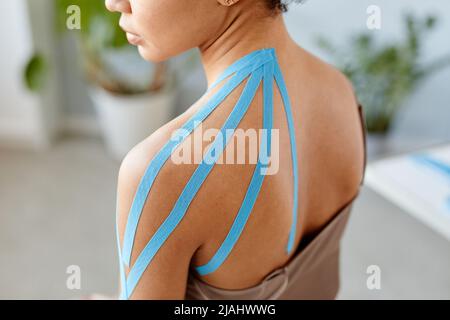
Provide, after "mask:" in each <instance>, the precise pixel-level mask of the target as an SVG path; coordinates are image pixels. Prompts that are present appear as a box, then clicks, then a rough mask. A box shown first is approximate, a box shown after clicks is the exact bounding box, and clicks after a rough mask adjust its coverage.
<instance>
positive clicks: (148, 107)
mask: <svg viewBox="0 0 450 320" xmlns="http://www.w3.org/2000/svg"><path fill="white" fill-rule="evenodd" d="M90 96H91V98H92V101H93V103H94V106H95V108H96V111H97V114H98V117H99V122H100V125H101V128H102V132H103V137H104V139H105V142H106V145H107V147H108V149H109V151H110V153H111V154H112V155H113V156H114V158H116V159H118V160H122V159H123V158H124V157H125V155H126V154H127V153H128V151H130V150H131V149H132V148H133V147H134V146H135V145H136V144H138V143H139V142H140V141H142V140H144V139H145V138H147V137H148V136H149V135H151V134H152V133H153V132H154V131H155V130H156V129H158V128H159V127H161V126H162V125H164V124H165V123H167V122H168V121H170V119H171V117H172V116H173V110H174V107H173V106H174V98H175V90H173V89H172V88H170V89H167V90H162V91H161V92H159V93H151V94H150V93H149V94H139V95H130V96H121V95H115V94H112V93H110V92H108V91H106V90H104V89H102V88H97V87H96V88H94V87H92V88H90Z"/></svg>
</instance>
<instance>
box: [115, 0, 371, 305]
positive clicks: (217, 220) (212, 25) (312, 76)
mask: <svg viewBox="0 0 450 320" xmlns="http://www.w3.org/2000/svg"><path fill="white" fill-rule="evenodd" d="M106 4H107V7H108V8H109V9H110V10H112V11H120V12H121V13H122V14H123V16H122V17H123V18H122V19H121V25H122V26H123V27H124V28H125V29H126V30H127V31H128V32H129V34H130V35H129V38H130V40H132V42H133V43H135V44H136V45H137V46H138V48H139V52H140V53H141V55H142V56H143V57H144V58H145V59H147V60H151V61H162V60H166V59H168V58H170V57H172V56H174V55H177V54H180V53H182V52H184V51H186V50H188V49H190V48H195V47H197V48H198V49H199V50H200V53H201V56H202V62H203V66H204V69H205V72H206V76H207V79H208V82H209V83H211V82H213V81H214V80H215V79H216V78H217V76H218V75H219V74H220V73H221V72H222V71H223V70H224V69H225V68H226V67H227V66H228V65H230V64H231V63H232V62H234V61H235V60H237V59H238V58H240V57H242V56H244V55H245V54H247V53H249V52H251V51H253V50H256V49H260V48H265V47H273V48H275V49H276V51H277V55H278V60H279V64H280V67H281V69H282V71H283V76H284V78H285V80H286V84H287V89H288V91H289V94H290V98H291V104H292V108H293V116H294V122H295V126H296V138H297V145H298V149H297V150H298V151H297V152H298V165H299V186H300V187H299V194H298V199H299V207H298V225H297V233H296V239H295V246H296V247H297V246H298V244H299V243H300V241H301V239H302V238H303V237H305V236H307V235H311V234H314V233H315V232H317V231H318V230H320V229H321V228H322V227H323V226H324V225H325V224H326V223H327V222H328V221H330V219H331V218H332V217H333V216H334V215H335V213H336V212H337V210H338V209H339V208H341V207H342V206H343V205H344V204H346V203H347V202H349V201H350V200H351V199H352V198H353V197H354V196H355V195H356V193H357V191H358V187H359V183H360V181H361V176H362V172H363V162H364V160H363V140H362V134H361V126H360V122H359V118H358V112H357V103H356V101H355V98H354V94H353V89H352V87H351V85H350V84H349V82H348V81H347V79H346V78H345V77H344V76H343V75H342V74H341V73H339V72H338V71H337V70H335V69H334V68H333V67H331V66H329V65H327V64H326V63H324V62H322V61H320V60H319V59H317V58H316V57H314V56H312V55H311V54H309V53H308V52H306V51H305V50H303V49H302V48H301V47H299V46H298V45H297V44H296V43H295V42H294V41H293V40H292V39H291V38H290V36H289V34H288V32H287V30H286V28H285V25H284V21H283V17H282V15H281V14H273V12H269V11H268V9H267V7H266V6H265V4H264V1H261V0H241V1H239V0H238V1H235V3H234V4H232V5H230V6H228V5H226V1H225V0H185V1H179V0H165V1H151V0H115V1H113V0H112V1H106ZM186 8H188V9H189V14H188V13H186ZM174 21H176V23H173V22H174ZM131 34H132V35H131ZM241 90H242V86H240V87H238V88H237V89H236V90H235V92H233V93H232V94H231V95H230V96H229V97H228V98H227V99H226V100H225V101H224V102H223V103H222V104H221V105H220V106H219V107H218V109H217V110H216V111H214V113H213V114H212V115H211V116H210V117H209V118H207V120H206V121H205V122H204V124H203V128H204V129H205V128H220V127H221V126H222V124H223V123H224V121H225V119H226V117H227V116H228V114H229V113H230V111H231V110H232V108H233V107H234V105H235V103H236V100H237V99H238V97H239V94H240V92H241ZM274 92H275V96H274V128H277V129H279V130H280V154H279V159H280V170H279V172H278V173H277V174H275V175H272V176H267V177H266V179H265V181H264V184H263V187H262V190H261V193H260V195H259V197H258V200H257V202H256V204H255V207H254V209H253V211H252V214H251V216H250V218H249V221H248V223H247V225H246V227H245V229H244V232H243V233H242V235H241V237H240V239H239V241H238V242H237V244H236V246H235V247H234V249H233V251H232V252H231V254H230V256H229V257H228V258H227V259H226V261H225V262H224V264H223V265H222V266H221V267H220V268H219V269H218V270H217V271H215V272H213V273H211V274H209V275H207V276H204V277H202V278H201V279H202V280H203V281H205V282H207V283H209V284H211V285H213V286H216V287H219V288H225V289H242V288H247V287H251V286H254V285H257V284H258V283H259V282H260V281H261V280H262V279H263V278H264V277H265V276H266V275H267V274H269V273H270V272H271V271H272V270H274V269H276V268H278V267H280V266H283V265H285V264H286V263H287V262H288V261H289V260H290V259H291V258H292V253H291V255H287V254H286V253H285V246H286V242H287V237H288V235H289V231H290V227H291V221H292V216H291V215H292V195H291V194H290V192H288V190H292V183H293V182H292V163H291V159H290V157H291V155H290V142H289V136H288V130H287V123H286V118H285V115H284V111H283V105H282V102H281V98H280V95H279V93H278V91H277V90H275V91H274ZM208 97H209V96H203V97H202V98H200V99H199V101H197V102H196V103H195V104H194V105H193V106H191V107H190V108H189V109H188V110H187V111H186V112H185V113H183V114H182V115H180V116H179V117H177V118H176V119H174V120H172V121H171V122H170V123H168V124H166V125H165V126H163V127H162V128H160V129H159V130H157V131H156V132H155V133H154V134H152V135H151V136H150V137H148V138H147V139H146V140H144V141H143V142H141V143H140V144H139V145H137V146H136V147H135V148H134V149H133V150H131V151H130V153H129V154H128V155H127V157H126V158H125V160H124V161H123V163H122V166H121V169H120V173H119V181H118V215H119V234H120V238H121V242H122V239H123V234H124V230H125V224H126V221H127V217H128V212H129V209H130V207H131V203H132V201H133V197H134V194H135V192H136V189H137V186H138V184H139V182H140V179H141V177H142V175H143V173H144V171H145V169H146V168H147V166H148V164H149V162H150V161H151V159H152V158H153V157H154V156H155V154H156V153H157V152H158V151H159V150H160V148H161V147H162V146H163V145H164V144H165V142H166V141H167V140H169V139H170V137H171V134H172V133H173V132H174V131H175V130H177V129H178V128H180V127H181V126H182V125H183V124H184V122H185V121H186V120H187V119H189V118H190V117H191V116H192V115H193V114H194V113H195V112H196V111H197V110H198V109H199V108H200V107H201V106H202V105H203V103H204V102H205V101H206V100H207V98H208ZM261 110H262V90H261V88H259V91H258V93H257V96H256V98H255V99H254V101H253V102H252V104H251V106H250V108H249V111H248V112H247V114H246V115H245V117H244V119H243V121H242V122H241V124H240V125H239V128H243V129H247V128H261V121H262V120H261V119H262V111H261ZM196 167H197V165H196V164H192V165H177V164H174V163H173V162H172V161H171V160H170V159H169V161H168V162H167V163H166V164H165V165H164V167H163V169H162V170H161V172H160V174H159V175H158V177H157V179H156V181H155V183H154V185H153V188H152V189H151V191H150V194H149V197H148V199H147V202H146V204H145V207H144V210H143V213H142V218H141V220H140V222H139V225H138V230H137V234H136V242H135V246H134V250H133V252H132V263H131V264H132V265H133V263H134V261H135V260H136V258H137V257H138V255H139V253H140V252H141V250H142V249H143V248H144V246H145V245H146V244H147V242H148V241H149V240H150V238H151V236H152V235H153V234H154V232H155V231H156V230H157V228H158V227H159V226H160V225H161V223H162V222H163V221H164V219H165V218H166V217H167V216H168V214H169V212H170V210H171V209H172V207H173V205H174V203H175V201H176V200H177V198H178V196H179V194H180V193H181V191H182V189H183V188H184V186H185V185H186V182H187V181H188V179H189V178H190V176H191V175H192V173H193V172H194V170H195V168H196ZM253 170H254V165H251V164H244V165H216V166H215V167H214V169H213V170H212V172H211V174H210V175H209V177H208V178H207V180H206V181H205V183H204V185H202V187H201V189H200V191H199V192H198V194H197V195H196V196H195V198H194V200H193V202H192V203H191V205H190V207H189V209H188V211H187V213H186V215H185V217H184V219H183V220H182V221H181V223H180V224H179V226H178V227H177V228H176V229H175V231H174V232H173V233H172V234H171V236H170V237H169V238H168V240H167V241H166V242H165V244H164V245H163V247H162V248H161V249H160V250H159V251H158V253H157V254H156V256H155V258H154V259H153V261H152V262H151V263H150V265H149V266H148V267H147V269H146V271H145V273H144V275H143V277H142V278H141V280H140V282H139V284H138V286H137V287H136V290H135V291H134V293H133V295H132V297H131V298H132V299H183V298H184V295H185V290H186V283H187V277H188V274H189V270H190V267H194V266H199V265H203V264H205V263H207V262H208V261H209V260H210V258H211V257H212V256H213V255H214V253H215V252H216V250H217V249H218V247H219V246H220V244H221V243H222V241H223V239H224V238H225V236H226V234H227V233H228V231H229V229H230V227H231V224H232V222H233V220H234V218H235V215H236V212H237V211H238V209H239V206H240V204H241V202H242V199H243V197H244V194H245V192H246V190H247V187H248V183H249V181H250V177H251V175H252V173H253ZM268 248H270V251H268Z"/></svg>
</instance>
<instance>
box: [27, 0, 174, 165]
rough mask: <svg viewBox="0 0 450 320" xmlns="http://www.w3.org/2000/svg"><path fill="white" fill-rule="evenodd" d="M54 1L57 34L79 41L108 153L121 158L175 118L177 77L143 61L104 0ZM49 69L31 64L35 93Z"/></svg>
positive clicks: (162, 66) (38, 60)
mask: <svg viewBox="0 0 450 320" xmlns="http://www.w3.org/2000/svg"><path fill="white" fill-rule="evenodd" d="M53 1H54V8H55V20H56V26H57V29H58V30H59V31H60V33H61V34H63V35H68V36H71V35H74V36H75V38H76V42H77V44H78V45H77V47H78V49H79V53H80V57H81V59H80V60H81V63H82V65H83V67H84V71H85V72H84V73H85V75H86V78H87V80H88V83H89V85H88V87H89V89H88V90H89V94H90V97H91V100H92V101H93V104H94V106H95V108H96V111H97V115H98V119H99V122H100V125H101V128H102V133H103V136H104V139H105V142H106V144H107V146H108V149H109V150H110V151H111V153H112V154H113V155H114V156H115V157H116V158H119V159H121V158H123V156H124V155H125V154H126V153H127V152H128V151H129V150H130V149H131V148H132V147H133V146H134V145H135V144H136V143H138V142H139V141H141V140H142V139H144V138H145V137H147V136H148V135H150V134H151V133H152V132H153V131H154V130H155V129H157V128H158V127H160V126H161V125H163V124H164V123H166V122H167V121H169V120H170V118H171V117H172V116H173V111H174V109H173V104H174V98H175V90H174V73H173V72H171V71H170V68H169V66H168V63H149V62H146V61H144V60H143V59H142V58H141V57H140V56H139V54H138V52H137V50H136V48H135V47H133V46H131V45H129V44H128V41H127V39H126V35H125V33H124V32H123V31H122V30H121V29H120V27H119V15H118V14H115V13H110V12H108V11H107V10H106V8H105V6H104V1H100V0H53ZM71 8H72V9H73V8H79V10H75V11H71ZM68 9H69V10H68ZM77 14H78V15H79V17H76V16H74V15H77ZM77 18H78V19H79V22H80V25H79V28H75V29H73V30H71V28H69V27H68V23H72V22H73V20H72V19H77ZM45 64H46V63H45V57H42V56H41V55H39V54H36V56H35V57H33V58H32V59H31V60H30V63H29V65H28V66H27V68H26V72H25V80H26V83H27V84H28V86H29V88H30V89H32V90H33V89H34V90H36V89H38V87H39V82H40V80H39V79H42V76H40V74H42V73H43V71H44V70H45V68H44V67H43V65H45ZM47 64H48V63H47Z"/></svg>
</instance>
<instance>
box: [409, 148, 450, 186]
mask: <svg viewBox="0 0 450 320" xmlns="http://www.w3.org/2000/svg"><path fill="white" fill-rule="evenodd" d="M412 159H413V160H414V161H416V162H418V163H420V164H423V165H425V166H427V167H428V168H430V169H433V170H434V171H436V172H438V173H440V174H443V175H444V176H445V177H446V178H448V179H449V180H450V165H449V164H447V163H445V162H443V161H441V160H438V159H436V158H434V157H432V156H430V155H427V154H419V155H414V156H412Z"/></svg>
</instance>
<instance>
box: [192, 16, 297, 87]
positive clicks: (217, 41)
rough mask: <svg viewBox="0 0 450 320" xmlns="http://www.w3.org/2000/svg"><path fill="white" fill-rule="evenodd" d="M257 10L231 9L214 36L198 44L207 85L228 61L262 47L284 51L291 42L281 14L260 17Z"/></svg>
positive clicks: (223, 68)
mask: <svg viewBox="0 0 450 320" xmlns="http://www.w3.org/2000/svg"><path fill="white" fill-rule="evenodd" d="M255 11H256V10H253V11H252V10H249V9H244V10H241V9H236V10H230V14H229V15H228V17H227V18H226V21H225V23H224V28H223V29H222V31H221V32H220V33H219V35H218V36H217V37H215V38H214V39H211V40H209V41H207V42H206V43H205V44H202V45H201V46H199V50H200V53H201V57H202V62H203V67H204V69H205V73H206V78H207V80H208V86H210V85H211V83H212V82H213V81H214V80H215V79H216V78H217V77H218V76H219V75H220V73H221V72H222V71H223V70H225V68H226V67H228V66H229V65H230V64H232V63H233V62H234V61H236V60H237V59H239V58H241V57H243V56H244V55H246V54H248V53H250V52H252V51H255V50H258V49H262V48H275V49H276V51H277V52H285V51H287V49H288V47H289V46H290V45H291V44H292V43H293V40H292V39H291V38H290V36H289V34H288V32H287V30H286V27H285V25H284V20H283V17H282V15H281V14H278V15H276V16H267V17H261V16H259V17H258V16H257V15H258V14H261V13H259V11H258V12H255Z"/></svg>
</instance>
